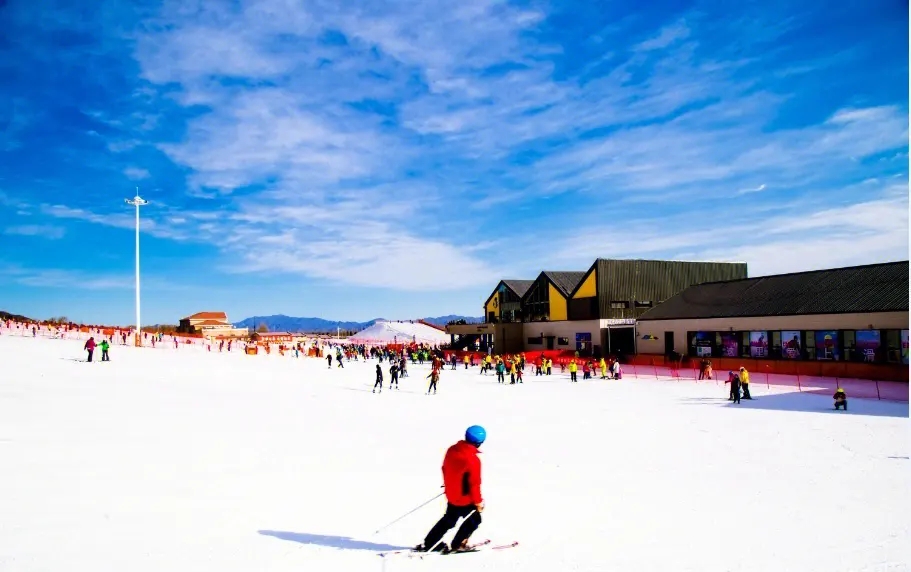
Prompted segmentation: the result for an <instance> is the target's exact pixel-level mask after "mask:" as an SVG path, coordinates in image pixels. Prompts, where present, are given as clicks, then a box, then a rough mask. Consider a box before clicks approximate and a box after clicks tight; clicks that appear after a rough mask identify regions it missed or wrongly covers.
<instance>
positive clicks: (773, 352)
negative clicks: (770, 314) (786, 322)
mask: <svg viewBox="0 0 911 572" xmlns="http://www.w3.org/2000/svg"><path fill="white" fill-rule="evenodd" d="M769 357H776V358H777V357H781V332H772V347H771V348H770V351H769Z"/></svg>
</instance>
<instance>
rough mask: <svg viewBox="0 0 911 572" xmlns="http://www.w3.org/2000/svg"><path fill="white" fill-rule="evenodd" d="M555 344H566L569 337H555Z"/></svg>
mask: <svg viewBox="0 0 911 572" xmlns="http://www.w3.org/2000/svg"><path fill="white" fill-rule="evenodd" d="M557 345H558V346H568V345H569V338H557Z"/></svg>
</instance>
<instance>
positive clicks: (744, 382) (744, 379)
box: [740, 367, 753, 399]
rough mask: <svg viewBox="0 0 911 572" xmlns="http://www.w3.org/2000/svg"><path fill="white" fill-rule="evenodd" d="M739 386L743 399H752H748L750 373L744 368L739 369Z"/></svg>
mask: <svg viewBox="0 0 911 572" xmlns="http://www.w3.org/2000/svg"><path fill="white" fill-rule="evenodd" d="M740 386H741V387H742V388H743V398H744V399H753V398H752V397H750V372H748V371H747V368H745V367H741V368H740Z"/></svg>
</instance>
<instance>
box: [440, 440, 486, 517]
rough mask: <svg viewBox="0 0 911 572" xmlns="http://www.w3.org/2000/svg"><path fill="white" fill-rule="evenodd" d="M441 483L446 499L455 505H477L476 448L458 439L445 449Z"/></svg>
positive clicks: (478, 463)
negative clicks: (444, 489) (444, 488)
mask: <svg viewBox="0 0 911 572" xmlns="http://www.w3.org/2000/svg"><path fill="white" fill-rule="evenodd" d="M443 484H444V486H445V487H446V500H447V501H449V504H453V505H455V506H470V505H478V504H481V503H482V502H484V499H483V498H482V497H481V459H479V458H478V448H477V447H475V446H474V445H472V444H471V443H469V442H467V441H459V442H458V443H456V444H455V445H453V446H452V447H450V448H449V450H448V451H446V457H445V458H444V459H443Z"/></svg>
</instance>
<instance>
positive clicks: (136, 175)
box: [123, 167, 151, 181]
mask: <svg viewBox="0 0 911 572" xmlns="http://www.w3.org/2000/svg"><path fill="white" fill-rule="evenodd" d="M123 174H124V175H126V176H127V177H128V178H130V179H131V180H133V181H141V180H142V179H148V178H149V177H150V176H151V175H150V174H149V172H148V171H146V170H145V169H140V168H139V167H127V168H126V169H124V170H123Z"/></svg>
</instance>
